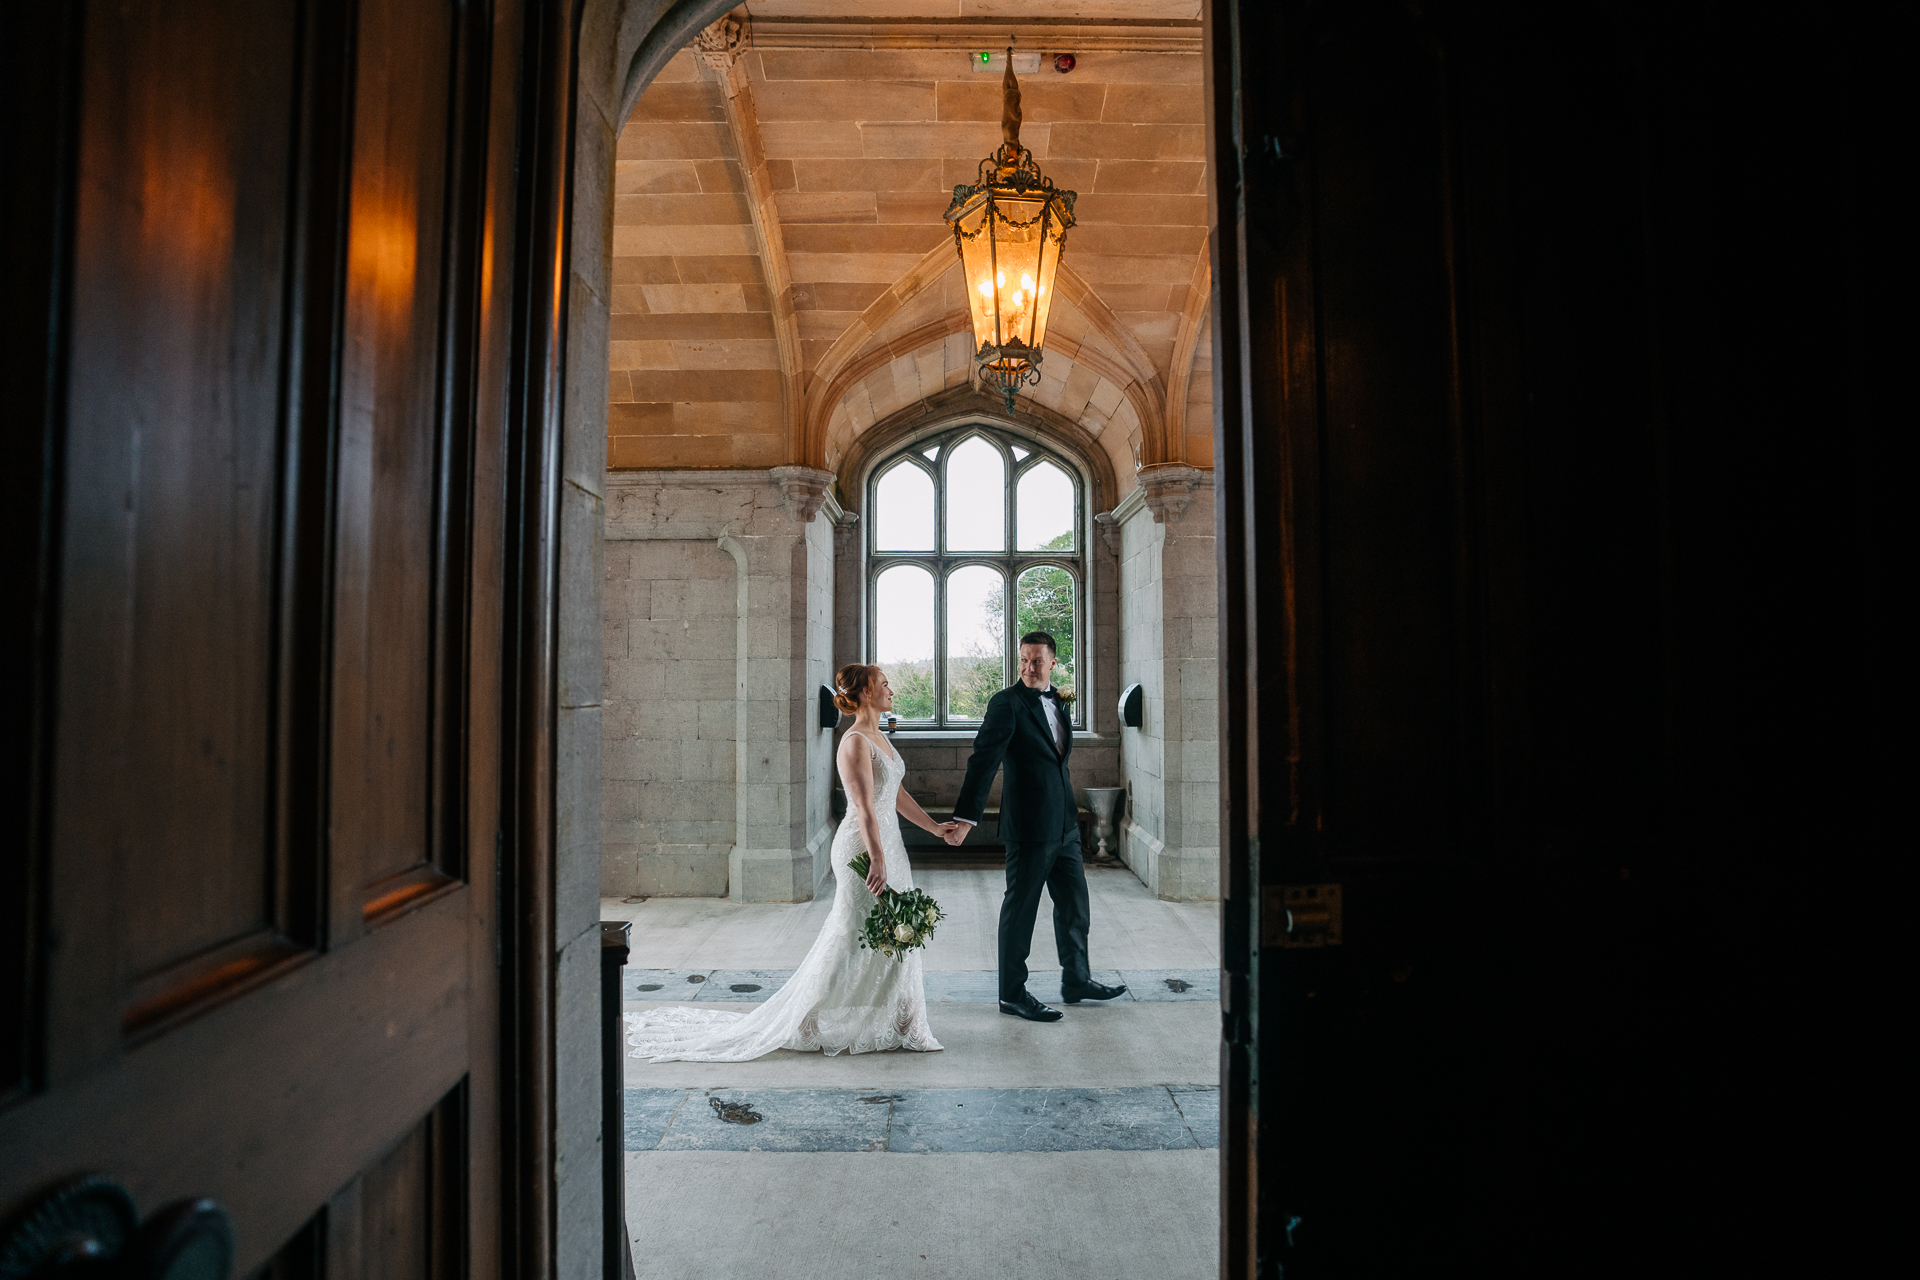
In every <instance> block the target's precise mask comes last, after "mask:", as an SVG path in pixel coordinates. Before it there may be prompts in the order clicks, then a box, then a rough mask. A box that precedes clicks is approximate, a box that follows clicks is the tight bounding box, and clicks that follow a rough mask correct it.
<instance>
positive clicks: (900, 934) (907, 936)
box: [893, 924, 913, 942]
mask: <svg viewBox="0 0 1920 1280" xmlns="http://www.w3.org/2000/svg"><path fill="white" fill-rule="evenodd" d="M893 937H894V941H896V942H912V941H913V930H912V929H909V928H908V927H907V926H906V925H904V924H897V925H895V926H894V927H893Z"/></svg>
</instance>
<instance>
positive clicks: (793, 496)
mask: <svg viewBox="0 0 1920 1280" xmlns="http://www.w3.org/2000/svg"><path fill="white" fill-rule="evenodd" d="M773 482H774V483H775V484H777V485H779V486H780V500H781V501H782V502H783V503H785V504H786V507H787V514H788V515H790V516H792V517H793V518H794V519H796V520H799V521H801V522H802V523H804V524H812V523H813V518H814V517H815V516H817V515H819V514H820V504H821V503H823V502H825V501H826V500H827V489H828V488H829V487H830V486H831V485H832V484H833V472H831V471H816V470H815V469H814V468H812V467H775V468H774V469H773Z"/></svg>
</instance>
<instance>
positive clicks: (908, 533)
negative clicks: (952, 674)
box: [873, 462, 933, 652]
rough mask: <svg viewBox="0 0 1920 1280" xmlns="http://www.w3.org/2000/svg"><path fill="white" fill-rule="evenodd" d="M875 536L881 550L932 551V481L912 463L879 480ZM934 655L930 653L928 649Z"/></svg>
mask: <svg viewBox="0 0 1920 1280" xmlns="http://www.w3.org/2000/svg"><path fill="white" fill-rule="evenodd" d="M874 499H875V500H874V506H875V507H876V508H878V510H876V511H875V512H874V521H875V523H874V527H873V536H874V544H875V546H876V548H877V549H879V550H881V551H931V550H933V478H932V477H931V476H929V475H928V474H927V473H926V472H924V471H922V470H921V469H920V468H918V467H916V466H914V465H913V464H912V463H910V462H908V463H902V464H901V465H899V466H897V467H895V468H893V470H891V471H889V472H887V474H885V475H884V476H881V477H880V483H879V484H878V485H877V486H876V487H875V494H874ZM929 652H931V650H929Z"/></svg>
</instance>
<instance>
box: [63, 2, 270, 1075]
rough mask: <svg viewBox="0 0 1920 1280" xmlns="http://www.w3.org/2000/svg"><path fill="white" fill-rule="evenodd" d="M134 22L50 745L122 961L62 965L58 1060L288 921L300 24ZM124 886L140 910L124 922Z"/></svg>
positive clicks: (110, 106)
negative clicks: (286, 756)
mask: <svg viewBox="0 0 1920 1280" xmlns="http://www.w3.org/2000/svg"><path fill="white" fill-rule="evenodd" d="M122 21H123V17H122V15H120V14H118V13H114V14H111V15H109V14H107V13H106V12H105V11H98V10H96V11H94V15H93V18H92V22H91V25H90V29H89V30H88V32H87V34H86V44H87V47H88V48H89V49H90V50H91V51H92V54H91V56H90V57H89V58H88V60H87V63H86V73H85V77H84V80H83V83H82V97H83V100H84V101H85V102H86V104H87V110H86V112H85V114H84V117H83V118H84V120H85V126H84V127H85V142H84V145H83V147H82V150H81V161H80V168H79V198H78V201H77V210H78V212H77V222H76V230H75V245H76V254H75V266H74V273H73V274H74V320H73V329H72V339H71V341H72V348H71V350H72V361H73V365H74V368H75V370H76V376H75V377H74V378H73V380H72V389H71V399H70V402H69V411H68V424H67V427H68V448H67V452H66V462H67V480H68V487H67V495H66V512H67V520H66V524H65V528H64V530H63V535H64V537H63V542H64V547H63V550H64V556H63V561H62V565H61V575H60V576H61V582H62V597H63V602H64V609H63V617H62V626H61V630H60V641H59V643H60V649H61V652H62V655H63V658H62V671H63V678H62V679H61V680H60V685H59V695H58V698H59V714H60V717H61V721H62V724H63V725H67V726H72V727H73V728H74V729H78V728H79V727H80V726H85V731H84V732H64V733H62V734H61V735H60V737H59V747H58V750H59V755H58V757H57V763H56V767H55V780H56V791H55V797H54V806H55V808H54V840H55V844H56V856H55V868H56V874H57V875H58V874H60V873H61V872H63V871H65V870H67V869H68V868H69V867H75V869H76V870H77V869H78V868H77V867H76V866H75V864H72V863H69V862H68V861H67V859H65V858H64V857H63V856H61V855H62V854H63V853H64V852H65V851H66V850H79V849H85V850H88V851H95V852H100V853H106V852H107V851H111V852H110V855H109V860H108V861H107V862H106V863H105V865H101V864H99V863H92V862H91V860H89V862H90V865H88V866H87V867H86V870H85V872H84V873H83V874H82V875H80V876H79V877H78V878H77V879H75V880H72V881H63V882H57V883H56V886H55V891H56V895H57V899H58V900H60V901H62V902H65V903H72V904H73V905H74V906H75V907H76V908H77V909H78V911H79V912H80V913H81V914H85V915H96V914H98V912H97V911H88V910H87V909H86V908H87V906H88V905H92V906H94V907H96V908H97V907H100V906H105V907H106V908H107V915H108V916H109V918H111V919H112V920H113V924H114V934H115V943H116V945H115V950H116V951H117V953H118V954H117V961H116V963H113V964H103V963H101V962H100V958H99V957H98V955H97V954H90V953H89V952H88V951H87V950H85V949H82V948H77V947H75V948H62V949H59V950H56V952H55V956H54V963H53V966H52V974H51V977H52V981H53V986H54V996H53V999H54V1003H55V1005H56V1007H58V1008H60V1009H62V1010H63V1011H65V1012H67V1013H70V1014H71V1015H73V1017H74V1019H75V1022H74V1024H73V1025H71V1026H70V1027H69V1028H68V1030H70V1031H72V1032H74V1033H75V1034H73V1035H71V1036H69V1035H62V1036H59V1037H57V1038H56V1042H55V1043H54V1044H52V1045H50V1046H49V1047H50V1049H51V1050H52V1052H53V1053H54V1055H55V1059H56V1062H57V1063H61V1065H68V1064H70V1065H71V1067H72V1069H81V1068H83V1067H84V1066H85V1065H86V1064H89V1063H91V1062H95V1061H98V1060H99V1058H100V1056H101V1055H102V1054H103V1053H108V1052H111V1050H112V1046H113V1044H114V1041H115V1040H116V1039H117V1038H118V1037H117V1034H116V1033H117V1032H118V1031H119V1030H120V1026H119V1024H120V1022H121V1019H122V1017H123V1016H124V1017H125V1018H126V1019H127V1020H128V1022H129V1025H130V1026H131V1027H133V1028H134V1029H136V1030H137V1029H139V1028H140V1027H142V1026H144V1025H145V1024H146V1023H147V1022H148V1021H150V1020H151V1018H152V1016H153V1015H154V1013H155V1012H156V1011H157V1010H159V1009H162V1008H167V1007H173V1006H177V1005H178V1004H179V1003H180V1001H181V999H182V998H183V993H187V992H192V991H195V990H199V989H201V988H204V987H205V986H206V975H207V973H208V972H209V971H210V970H218V969H220V968H221V967H222V966H226V967H229V968H231V967H235V966H238V965H242V964H244V963H245V962H246V961H245V959H244V957H245V956H246V955H248V954H252V953H255V952H258V951H260V950H261V949H262V948H269V949H270V948H272V947H273V939H272V934H273V932H274V926H275V924H276V923H277V922H276V921H274V920H273V919H272V913H271V894H272V890H273V887H274V881H275V879H276V876H275V870H276V869H275V867H274V866H273V849H272V844H271V842H270V841H269V840H268V839H267V838H266V835H267V829H266V823H267V819H268V813H269V796H268V789H269V766H270V754H269V751H268V749H267V747H268V733H269V716H270V703H269V698H268V693H269V688H270V684H271V681H272V669H271V648H270V636H271V628H272V620H273V561H272V556H271V554H270V552H271V546H272V542H271V534H272V528H273V519H274V508H275V498H276V489H277V485H276V482H275V469H276V464H277V451H278V440H277V437H278V430H277V423H278V420H279V416H280V415H279V401H280V350H279V348H280V336H281V319H282V312H283V296H282V295H283V284H284V259H285V256H286V241H285V220H284V209H285V204H286V190H285V184H286V177H287V173H288V170H289V159H290V149H291V142H292V139H291V137H290V123H291V119H292V107H293V100H294V96H295V93H296V91H297V87H298V86H297V78H298V76H297V72H298V68H297V65H296V63H295V60H294V47H295V41H296V35H297V32H296V24H295V21H294V15H293V14H292V13H291V12H290V11H289V10H287V9H286V8H284V7H279V6H267V5H254V4H248V3H243V2H241V0H201V3H198V4H194V5H188V6H179V7H165V6H152V7H148V8H145V9H141V10H136V11H134V12H131V13H129V14H127V15H125V16H124V22H125V24H126V25H125V26H124V27H123V26H121V25H120V24H121V23H122ZM228 67H239V68H242V70H241V71H240V72H239V73H238V74H227V73H225V70H224V69H225V68H228ZM82 371H84V372H82ZM213 619H218V625H217V626H209V625H208V624H209V622H210V620H213ZM103 873H105V878H102V876H103ZM109 885H111V886H113V889H114V896H116V897H118V896H119V895H121V894H124V897H123V898H121V901H124V902H125V903H127V904H129V905H137V909H134V910H126V911H116V910H113V907H114V905H115V904H114V903H113V902H112V901H111V899H110V898H108V897H107V894H106V891H107V889H108V886H109ZM76 897H78V898H81V899H86V900H88V901H86V902H76V901H75V898H76ZM109 1010H111V1013H109V1012H108V1011H109ZM69 1055H71V1057H69ZM62 1060H65V1061H64V1062H63V1061H62ZM57 1069H59V1068H58V1067H57V1068H56V1070H57Z"/></svg>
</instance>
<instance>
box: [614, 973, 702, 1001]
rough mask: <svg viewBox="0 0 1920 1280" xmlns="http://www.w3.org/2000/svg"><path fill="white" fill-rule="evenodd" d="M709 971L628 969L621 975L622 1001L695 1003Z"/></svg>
mask: <svg viewBox="0 0 1920 1280" xmlns="http://www.w3.org/2000/svg"><path fill="white" fill-rule="evenodd" d="M710 973H711V970H707V969H637V968H631V967H629V968H628V969H626V970H625V971H624V972H623V973H622V974H621V975H620V977H621V982H620V995H621V998H622V999H623V1000H698V999H699V998H700V995H701V988H703V987H704V986H706V983H707V978H708V976H709V974H710Z"/></svg>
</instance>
